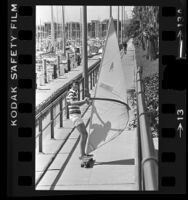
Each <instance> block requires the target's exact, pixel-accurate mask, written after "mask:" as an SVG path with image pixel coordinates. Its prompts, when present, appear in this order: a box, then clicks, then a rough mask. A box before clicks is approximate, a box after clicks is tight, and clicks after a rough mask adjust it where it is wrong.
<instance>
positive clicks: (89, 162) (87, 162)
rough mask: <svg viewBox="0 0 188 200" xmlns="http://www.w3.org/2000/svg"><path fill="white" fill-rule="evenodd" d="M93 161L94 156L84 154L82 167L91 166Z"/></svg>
mask: <svg viewBox="0 0 188 200" xmlns="http://www.w3.org/2000/svg"><path fill="white" fill-rule="evenodd" d="M92 163H93V157H91V156H89V157H87V156H84V157H83V158H82V161H81V167H85V168H90V167H91V166H92Z"/></svg>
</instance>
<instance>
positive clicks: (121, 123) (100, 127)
mask: <svg viewBox="0 0 188 200" xmlns="http://www.w3.org/2000/svg"><path fill="white" fill-rule="evenodd" d="M126 91H127V88H126V83H125V77H124V71H123V68H122V62H121V57H120V52H119V46H118V40H117V35H116V31H115V27H114V22H113V18H111V20H110V23H109V28H108V35H107V38H106V44H105V49H104V52H103V58H102V61H101V65H100V69H99V77H98V82H97V85H96V89H95V95H94V99H93V103H92V111H91V118H90V124H89V130H88V133H89V136H88V142H87V153H90V152H91V151H94V150H95V149H97V148H99V147H101V146H102V145H104V144H106V143H108V142H109V141H111V140H112V139H114V138H115V137H117V136H118V135H119V134H121V133H122V132H123V130H124V129H125V128H126V126H127V122H128V118H129V115H128V109H129V108H128V105H127V94H126Z"/></svg>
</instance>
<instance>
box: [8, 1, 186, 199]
mask: <svg viewBox="0 0 188 200" xmlns="http://www.w3.org/2000/svg"><path fill="white" fill-rule="evenodd" d="M182 2H184V1H178V0H174V1H172V0H171V1H170V0H158V1H156V0H155V1H154V0H151V1H144V0H143V1H136V0H134V1H133V0H132V1H131V0H127V1H126V5H143V6H144V5H155V6H159V7H160V12H159V13H160V16H159V27H160V42H159V44H160V50H159V51H160V55H159V77H160V91H159V98H160V100H159V103H160V118H159V126H160V132H159V154H158V155H159V190H158V191H151V192H149V191H134V192H131V191H127V192H119V193H123V194H124V193H125V194H126V193H127V194H137V193H138V194H157V193H159V194H177V193H178V194H184V193H185V192H186V188H185V187H186V176H185V174H186V123H185V121H186V103H185V101H186V90H185V81H184V79H183V74H184V73H185V65H186V62H187V61H186V59H185V57H186V50H180V49H179V48H180V42H181V41H184V39H185V30H186V28H185V18H184V17H185V15H184V13H185V7H183V6H184V4H182ZM63 3H64V5H70V4H71V5H74V3H70V2H68V1H63ZM87 3H88V2H86V4H87ZM108 3H109V2H108ZM121 3H122V4H121ZM124 3H125V2H124V1H119V4H120V5H123V4H124ZM51 4H52V2H51V1H42V0H41V1H40V0H38V1H31V0H28V1H16V0H9V2H8V30H9V32H8V42H9V43H8V174H7V180H8V195H9V196H31V195H32V196H37V195H50V196H51V195H64V194H69V193H71V192H70V191H36V190H35V178H34V177H35V87H36V86H35V84H36V75H35V11H36V5H51ZM61 4H62V1H60V0H59V1H58V0H54V1H53V5H61ZM94 4H95V3H94ZM100 4H101V5H106V4H107V2H103V3H102V2H101V3H100ZM100 4H96V5H100ZM88 5H89V3H88ZM113 5H116V2H114V4H113ZM183 18H184V19H183ZM183 20H184V23H183ZM182 35H183V36H182ZM180 40H181V41H180ZM184 43H185V41H184ZM183 45H184V44H183ZM183 48H184V49H185V47H184V46H183ZM180 52H181V53H180ZM79 193H81V191H80V192H79V191H77V192H75V194H79ZM101 193H102V192H101Z"/></svg>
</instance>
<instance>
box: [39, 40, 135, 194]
mask: <svg viewBox="0 0 188 200" xmlns="http://www.w3.org/2000/svg"><path fill="white" fill-rule="evenodd" d="M131 48H132V45H131V44H128V50H127V54H126V55H124V54H122V62H123V64H124V66H125V67H126V68H129V71H130V73H131V74H129V76H133V72H134V68H133V67H135V66H130V65H132V64H133V63H135V61H134V59H135V58H134V56H133V52H132V49H131ZM129 50H130V51H129ZM126 60H129V62H126ZM131 67H132V68H133V69H131ZM126 76H128V75H126ZM129 83H130V84H129V87H130V88H131V87H132V86H133V85H134V79H133V78H132V79H131V80H129ZM93 92H94V90H93ZM92 94H93V93H92ZM90 114H91V107H90V108H89V109H88V110H87V112H86V113H85V115H84V117H83V118H84V122H85V123H86V124H87V121H88V120H89V117H90ZM66 123H67V124H69V123H70V122H68V121H67V122H66ZM71 126H72V125H71V124H69V128H71ZM62 129H63V128H62ZM63 131H64V130H61V133H59V134H58V133H57V134H56V135H59V136H60V135H62V132H63ZM59 136H56V138H58V137H59ZM57 141H58V140H57ZM57 141H56V142H57ZM54 142H55V141H54ZM61 143H62V141H61ZM56 144H57V143H56ZM52 146H53V145H52ZM52 146H51V147H50V145H49V146H48V150H46V152H47V151H48V153H46V155H48V156H49V154H50V151H51V150H50V149H51V148H54V146H53V147H52ZM59 146H60V147H61V145H60V144H59ZM79 151H80V147H79V133H78V131H77V130H76V129H74V130H73V131H72V133H71V135H70V137H69V138H68V140H67V141H66V143H65V145H63V146H62V147H61V148H60V151H59V152H58V154H57V155H56V156H55V159H54V160H53V162H52V163H51V164H50V166H49V167H48V168H47V170H46V172H45V174H44V176H43V177H42V178H41V179H40V181H39V183H38V184H37V186H36V189H37V190H121V191H127V190H139V169H138V167H139V165H138V138H137V128H133V129H131V130H124V131H123V132H122V133H121V135H119V136H118V137H116V138H115V139H113V140H112V141H110V142H109V143H107V144H105V145H103V146H102V147H101V148H99V149H97V150H95V151H94V152H93V154H94V160H95V162H94V165H93V167H92V168H81V167H80V160H79V159H78V157H79ZM39 156H41V155H40V154H38V156H36V160H37V162H36V163H37V166H36V175H40V173H43V171H42V169H39V168H40V166H41V165H40V163H42V160H41V159H40V158H39ZM44 156H45V155H43V158H44V160H46V162H47V160H48V162H49V159H46V158H47V157H46V158H45V157H44ZM40 170H41V171H40Z"/></svg>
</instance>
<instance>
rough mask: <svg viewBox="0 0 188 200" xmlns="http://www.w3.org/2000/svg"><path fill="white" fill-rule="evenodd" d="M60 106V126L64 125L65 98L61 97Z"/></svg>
mask: <svg viewBox="0 0 188 200" xmlns="http://www.w3.org/2000/svg"><path fill="white" fill-rule="evenodd" d="M59 106H60V116H59V120H60V123H59V124H60V127H63V99H62V98H61V99H60V101H59Z"/></svg>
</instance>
